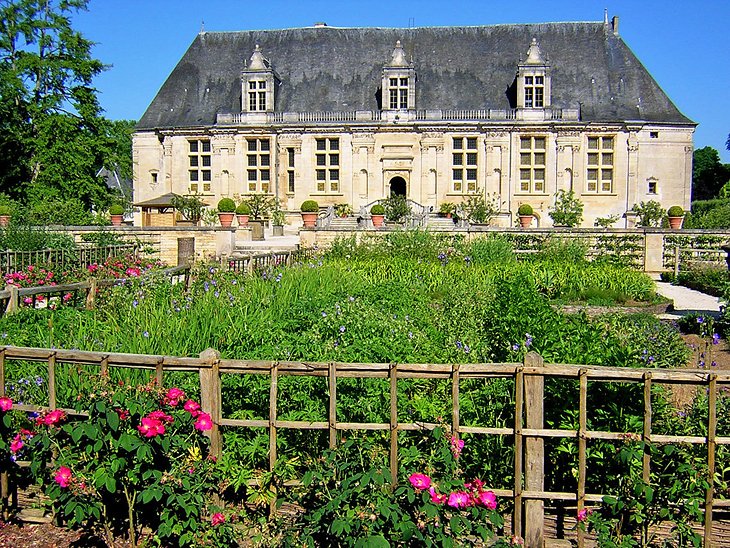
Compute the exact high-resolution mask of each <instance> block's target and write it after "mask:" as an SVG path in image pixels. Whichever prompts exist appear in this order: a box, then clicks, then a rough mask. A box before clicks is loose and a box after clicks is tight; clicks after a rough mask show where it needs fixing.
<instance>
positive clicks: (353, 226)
mask: <svg viewBox="0 0 730 548" xmlns="http://www.w3.org/2000/svg"><path fill="white" fill-rule="evenodd" d="M329 228H331V229H333V230H353V231H354V230H358V228H359V227H358V225H357V217H356V216H354V215H349V216H347V217H334V218H333V219H332V221H331V222H330V226H329Z"/></svg>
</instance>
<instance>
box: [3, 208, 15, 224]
mask: <svg viewBox="0 0 730 548" xmlns="http://www.w3.org/2000/svg"><path fill="white" fill-rule="evenodd" d="M12 214H13V212H12V210H11V209H10V207H8V206H6V205H0V226H8V224H9V223H10V217H11V216H12Z"/></svg>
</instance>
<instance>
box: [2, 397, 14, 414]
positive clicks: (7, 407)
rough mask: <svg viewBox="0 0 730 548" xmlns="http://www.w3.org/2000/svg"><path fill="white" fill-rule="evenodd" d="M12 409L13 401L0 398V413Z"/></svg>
mask: <svg viewBox="0 0 730 548" xmlns="http://www.w3.org/2000/svg"><path fill="white" fill-rule="evenodd" d="M12 408H13V400H11V399H10V398H8V397H7V396H6V397H3V398H0V411H10V410H11V409H12Z"/></svg>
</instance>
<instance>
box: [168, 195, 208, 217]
mask: <svg viewBox="0 0 730 548" xmlns="http://www.w3.org/2000/svg"><path fill="white" fill-rule="evenodd" d="M172 207H174V208H175V209H176V210H177V211H178V212H179V213H180V215H182V217H183V219H186V220H188V221H191V222H193V223H196V224H197V223H198V222H199V221H200V218H201V217H202V215H203V208H205V204H204V203H203V200H202V198H201V196H199V195H197V194H193V195H190V196H178V195H177V194H176V195H175V196H173V197H172Z"/></svg>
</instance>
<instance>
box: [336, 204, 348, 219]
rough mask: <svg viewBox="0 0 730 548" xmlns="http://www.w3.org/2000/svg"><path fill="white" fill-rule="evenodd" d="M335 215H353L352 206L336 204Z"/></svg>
mask: <svg viewBox="0 0 730 548" xmlns="http://www.w3.org/2000/svg"><path fill="white" fill-rule="evenodd" d="M335 215H337V216H338V217H349V216H350V215H352V208H351V207H350V204H336V205H335Z"/></svg>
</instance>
